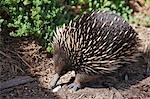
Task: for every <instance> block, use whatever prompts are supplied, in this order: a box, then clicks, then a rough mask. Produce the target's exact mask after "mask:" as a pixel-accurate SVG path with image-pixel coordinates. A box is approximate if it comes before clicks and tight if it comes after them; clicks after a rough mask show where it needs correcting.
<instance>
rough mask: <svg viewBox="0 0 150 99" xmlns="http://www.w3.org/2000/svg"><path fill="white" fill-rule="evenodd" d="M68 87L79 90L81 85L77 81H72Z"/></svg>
mask: <svg viewBox="0 0 150 99" xmlns="http://www.w3.org/2000/svg"><path fill="white" fill-rule="evenodd" d="M68 88H70V89H72V90H73V91H77V90H78V89H80V88H81V85H80V84H77V83H71V84H69V85H68Z"/></svg>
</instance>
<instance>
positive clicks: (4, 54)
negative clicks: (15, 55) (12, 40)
mask: <svg viewBox="0 0 150 99" xmlns="http://www.w3.org/2000/svg"><path fill="white" fill-rule="evenodd" d="M0 54H2V55H3V56H5V57H7V58H9V59H11V57H10V56H9V55H7V54H6V53H4V52H2V51H0Z"/></svg>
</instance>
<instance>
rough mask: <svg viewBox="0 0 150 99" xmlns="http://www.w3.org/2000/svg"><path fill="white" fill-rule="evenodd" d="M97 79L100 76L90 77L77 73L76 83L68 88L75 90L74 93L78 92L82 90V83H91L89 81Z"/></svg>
mask: <svg viewBox="0 0 150 99" xmlns="http://www.w3.org/2000/svg"><path fill="white" fill-rule="evenodd" d="M96 78H98V76H90V75H87V74H79V73H77V74H76V76H75V80H74V82H73V83H71V84H70V85H68V88H70V89H73V90H74V91H76V90H78V89H80V88H81V84H82V83H86V82H89V81H91V80H94V79H96Z"/></svg>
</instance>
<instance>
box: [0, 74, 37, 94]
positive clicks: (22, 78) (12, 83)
mask: <svg viewBox="0 0 150 99" xmlns="http://www.w3.org/2000/svg"><path fill="white" fill-rule="evenodd" d="M34 80H35V79H33V78H31V77H30V76H18V77H16V78H14V79H11V80H8V81H5V82H3V83H0V91H2V90H4V89H7V88H10V87H14V86H17V85H21V84H25V83H29V82H32V81H34Z"/></svg>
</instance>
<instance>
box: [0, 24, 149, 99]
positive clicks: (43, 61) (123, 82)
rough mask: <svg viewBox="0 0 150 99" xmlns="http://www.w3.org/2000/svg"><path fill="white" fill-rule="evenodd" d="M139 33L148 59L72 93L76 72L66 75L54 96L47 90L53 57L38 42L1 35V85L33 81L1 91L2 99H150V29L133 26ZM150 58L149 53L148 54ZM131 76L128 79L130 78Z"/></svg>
mask: <svg viewBox="0 0 150 99" xmlns="http://www.w3.org/2000/svg"><path fill="white" fill-rule="evenodd" d="M133 27H134V28H135V30H136V31H137V32H138V33H139V38H140V39H141V44H142V47H141V48H140V50H141V51H143V54H144V55H145V56H144V58H143V57H138V58H137V59H138V61H137V62H136V63H133V65H132V66H128V67H127V68H123V69H121V70H118V71H116V73H112V74H110V75H108V76H105V77H101V78H99V79H97V80H96V81H93V82H90V83H88V84H85V85H84V87H83V89H80V90H78V91H77V92H72V91H71V90H69V89H68V88H67V84H68V82H70V81H71V80H70V79H72V78H73V76H74V73H73V72H69V73H67V74H66V75H64V76H63V77H62V78H61V80H60V81H59V84H60V86H61V88H60V89H59V90H58V91H56V92H54V93H53V92H52V91H50V90H49V89H48V85H49V83H50V81H51V77H52V74H53V71H54V69H53V66H52V62H51V55H49V54H48V53H47V52H46V51H45V49H43V48H42V46H41V43H40V41H39V40H35V39H33V38H31V37H29V38H12V37H9V36H8V35H6V33H2V34H0V35H1V37H2V39H3V46H2V47H0V51H1V52H0V73H1V75H0V82H1V83H5V81H9V80H12V79H16V78H17V77H18V76H22V77H24V76H27V75H28V76H30V77H32V78H33V79H35V80H33V81H30V82H26V83H23V84H19V85H14V86H11V87H9V88H5V89H2V90H0V98H2V99H12V98H21V99H22V98H23V99H28V98H30V99H47V98H49V99H150V66H149V65H150V64H147V63H146V61H144V60H145V59H146V60H147V61H149V62H150V58H148V57H147V56H146V54H145V53H144V50H143V49H144V48H145V46H147V45H148V44H150V28H145V27H137V26H133ZM149 54H150V52H149ZM127 75H128V76H127Z"/></svg>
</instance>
